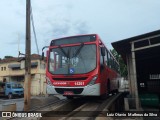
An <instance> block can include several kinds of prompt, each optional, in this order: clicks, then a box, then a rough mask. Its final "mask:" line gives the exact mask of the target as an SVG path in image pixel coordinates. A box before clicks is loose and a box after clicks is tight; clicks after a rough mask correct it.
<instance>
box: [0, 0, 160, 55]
mask: <svg viewBox="0 0 160 120" xmlns="http://www.w3.org/2000/svg"><path fill="white" fill-rule="evenodd" d="M31 2H32V10H33V17H34V23H35V29H36V35H37V39H38V47H39V49H40V53H41V49H42V47H43V46H47V45H49V44H50V41H51V40H52V39H55V38H60V37H64V36H70V35H77V34H88V33H97V34H99V35H100V37H101V39H102V40H103V41H104V43H105V44H106V46H108V48H109V49H111V48H112V47H111V43H112V42H115V41H118V40H122V39H125V38H129V37H133V36H136V35H140V34H144V33H147V32H151V31H155V30H158V29H160V0H31ZM0 6H1V7H0V42H1V43H0V58H3V57H4V56H7V55H10V56H15V57H17V56H18V50H20V51H21V52H22V53H25V19H26V18H25V13H26V12H25V10H26V8H25V7H26V0H0ZM32 53H37V50H36V44H35V40H34V37H33V32H32Z"/></svg>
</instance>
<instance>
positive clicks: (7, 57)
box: [4, 56, 13, 59]
mask: <svg viewBox="0 0 160 120" xmlns="http://www.w3.org/2000/svg"><path fill="white" fill-rule="evenodd" d="M4 58H5V59H7V58H13V56H4Z"/></svg>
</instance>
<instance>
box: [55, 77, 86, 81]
mask: <svg viewBox="0 0 160 120" xmlns="http://www.w3.org/2000/svg"><path fill="white" fill-rule="evenodd" d="M86 79H87V77H80V78H53V80H64V81H75V80H86Z"/></svg>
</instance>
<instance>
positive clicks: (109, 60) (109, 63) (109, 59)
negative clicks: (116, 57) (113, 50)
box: [108, 52, 111, 68]
mask: <svg viewBox="0 0 160 120" xmlns="http://www.w3.org/2000/svg"><path fill="white" fill-rule="evenodd" d="M108 66H109V67H110V68H111V57H110V54H109V52H108Z"/></svg>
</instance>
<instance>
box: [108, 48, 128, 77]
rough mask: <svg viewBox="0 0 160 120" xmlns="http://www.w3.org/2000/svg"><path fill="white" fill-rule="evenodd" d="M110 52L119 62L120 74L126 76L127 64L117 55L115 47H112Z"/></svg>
mask: <svg viewBox="0 0 160 120" xmlns="http://www.w3.org/2000/svg"><path fill="white" fill-rule="evenodd" d="M111 52H112V54H113V56H114V57H115V58H116V60H117V61H118V62H119V66H120V74H121V76H122V77H126V76H127V74H128V72H127V66H126V64H125V63H124V61H123V59H122V57H121V55H119V54H118V53H117V51H116V50H115V49H112V50H111Z"/></svg>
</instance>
